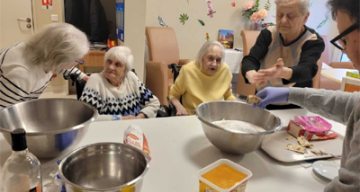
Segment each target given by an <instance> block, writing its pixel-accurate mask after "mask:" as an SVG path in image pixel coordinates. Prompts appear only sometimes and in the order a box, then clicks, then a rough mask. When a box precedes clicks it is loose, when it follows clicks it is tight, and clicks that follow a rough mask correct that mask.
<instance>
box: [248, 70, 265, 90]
mask: <svg viewBox="0 0 360 192" xmlns="http://www.w3.org/2000/svg"><path fill="white" fill-rule="evenodd" d="M245 76H246V78H247V80H248V81H249V83H250V84H252V85H255V86H256V87H261V86H263V85H265V84H266V81H267V80H266V79H265V75H264V74H261V73H258V72H257V71H255V70H251V71H248V72H246V75H245Z"/></svg>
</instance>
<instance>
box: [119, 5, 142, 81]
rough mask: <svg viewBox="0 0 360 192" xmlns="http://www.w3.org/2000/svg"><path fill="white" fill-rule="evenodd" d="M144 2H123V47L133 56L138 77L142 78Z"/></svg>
mask: <svg viewBox="0 0 360 192" xmlns="http://www.w3.org/2000/svg"><path fill="white" fill-rule="evenodd" d="M144 1H145V0H125V42H124V43H125V45H126V46H128V47H130V49H131V50H132V52H133V54H134V58H135V59H134V62H135V63H134V67H135V70H136V73H137V75H138V77H139V78H140V79H141V80H143V77H144V67H145V65H144V53H145V12H146V4H145V3H144Z"/></svg>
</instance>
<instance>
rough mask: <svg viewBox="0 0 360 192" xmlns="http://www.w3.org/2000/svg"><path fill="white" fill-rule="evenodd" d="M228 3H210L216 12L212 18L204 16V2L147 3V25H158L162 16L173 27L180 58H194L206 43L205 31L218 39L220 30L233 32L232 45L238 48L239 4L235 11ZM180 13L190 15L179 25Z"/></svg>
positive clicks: (153, 0)
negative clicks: (203, 24)
mask: <svg viewBox="0 0 360 192" xmlns="http://www.w3.org/2000/svg"><path fill="white" fill-rule="evenodd" d="M188 2H189V3H188ZM230 2H231V1H230V0H229V1H219V0H213V6H214V9H215V10H216V11H217V12H216V13H215V14H214V17H213V18H210V17H208V16H207V4H206V1H205V0H200V1H199V0H189V1H186V0H181V1H180V0H147V1H146V6H147V7H146V25H147V26H159V24H158V20H157V17H158V16H161V17H162V18H163V20H164V21H165V22H166V24H167V25H169V26H171V27H173V28H174V29H175V31H176V35H177V39H178V43H179V46H180V57H181V58H194V57H195V55H196V53H197V51H198V50H199V48H200V46H201V45H202V44H203V43H204V42H205V34H206V32H208V33H209V35H210V38H211V39H217V34H218V30H219V29H231V30H234V33H235V42H234V43H235V45H234V46H235V47H240V46H241V40H240V29H241V28H242V26H243V25H244V23H243V21H242V20H241V19H240V18H241V11H240V9H239V5H240V4H239V2H240V1H237V2H238V5H237V7H235V8H234V7H231V5H230ZM242 2H243V1H241V3H242ZM181 13H187V14H188V15H189V20H188V21H187V22H186V23H185V25H182V24H181V23H180V22H179V15H180V14H181ZM198 19H201V20H203V21H204V22H205V26H201V25H200V24H199V22H198Z"/></svg>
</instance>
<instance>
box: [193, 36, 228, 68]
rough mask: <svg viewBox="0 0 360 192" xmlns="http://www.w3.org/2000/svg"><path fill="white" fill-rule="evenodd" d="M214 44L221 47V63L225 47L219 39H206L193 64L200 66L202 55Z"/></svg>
mask: <svg viewBox="0 0 360 192" xmlns="http://www.w3.org/2000/svg"><path fill="white" fill-rule="evenodd" d="M214 46H218V47H219V48H220V49H221V63H222V62H223V59H224V55H225V48H224V46H223V45H222V44H221V43H220V42H219V41H207V42H205V43H204V44H203V46H202V47H201V48H200V50H199V52H198V54H197V57H196V60H195V64H196V65H198V67H200V68H202V64H203V63H202V62H203V61H202V60H203V57H204V56H205V55H206V54H207V53H208V52H209V50H210V49H211V48H212V47H214Z"/></svg>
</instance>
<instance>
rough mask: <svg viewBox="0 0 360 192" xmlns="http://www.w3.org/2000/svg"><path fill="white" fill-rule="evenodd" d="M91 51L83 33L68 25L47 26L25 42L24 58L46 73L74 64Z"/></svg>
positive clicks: (54, 24) (55, 24)
mask: <svg viewBox="0 0 360 192" xmlns="http://www.w3.org/2000/svg"><path fill="white" fill-rule="evenodd" d="M88 51H89V41H88V39H87V37H86V35H85V33H83V32H82V31H80V30H79V29H77V28H75V27H74V26H73V25H71V24H67V23H53V24H49V25H47V26H45V28H43V29H42V30H40V31H39V32H37V33H35V34H34V35H32V36H31V37H30V39H28V41H26V42H25V49H24V56H25V57H26V58H27V59H28V60H29V61H30V62H31V63H32V64H33V65H39V66H42V67H43V68H44V69H45V70H46V71H50V70H54V69H56V68H57V67H58V66H60V65H61V64H64V63H71V62H74V61H75V60H76V59H80V58H82V57H84V55H85V54H86V53H87V52H88Z"/></svg>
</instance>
